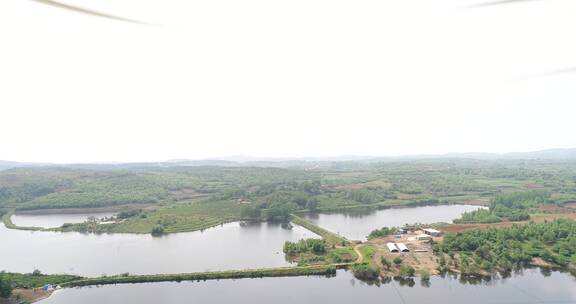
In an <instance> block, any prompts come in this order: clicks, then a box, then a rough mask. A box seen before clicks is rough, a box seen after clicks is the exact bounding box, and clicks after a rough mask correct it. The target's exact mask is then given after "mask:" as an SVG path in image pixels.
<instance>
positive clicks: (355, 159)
mask: <svg viewBox="0 0 576 304" xmlns="http://www.w3.org/2000/svg"><path fill="white" fill-rule="evenodd" d="M453 158H464V159H477V160H576V148H575V149H548V150H541V151H533V152H512V153H503V154H497V153H473V152H472V153H447V154H422V155H405V156H386V157H371V156H356V155H347V156H337V157H302V158H258V157H250V156H230V157H221V158H214V159H203V160H191V159H190V160H189V159H177V160H169V161H163V162H140V163H84V164H65V165H62V164H58V165H57V164H50V163H23V162H12V161H0V170H7V169H12V168H22V167H42V166H59V167H66V168H78V169H91V170H110V169H139V168H150V167H156V168H163V167H180V166H182V167H201V166H211V167H278V168H289V167H304V168H314V167H330V166H334V165H335V164H337V163H348V164H352V163H357V164H359V165H361V164H369V163H375V162H390V161H410V160H423V159H453Z"/></svg>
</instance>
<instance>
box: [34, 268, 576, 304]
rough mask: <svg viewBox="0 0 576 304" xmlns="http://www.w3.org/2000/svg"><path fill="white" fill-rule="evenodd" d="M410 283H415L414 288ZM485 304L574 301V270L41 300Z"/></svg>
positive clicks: (229, 284)
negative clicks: (470, 280) (470, 279)
mask: <svg viewBox="0 0 576 304" xmlns="http://www.w3.org/2000/svg"><path fill="white" fill-rule="evenodd" d="M410 285H413V286H412V287H410ZM358 302H362V303H390V304H438V303H443V304H461V303H466V304H487V303H498V304H502V303H507V304H516V303H517V304H521V303H522V304H524V303H534V304H536V303H564V304H569V303H576V280H575V279H574V277H572V276H571V275H570V274H566V273H559V272H552V273H549V274H547V276H545V275H542V274H541V273H540V270H536V269H531V270H525V271H524V273H523V274H517V275H513V276H512V277H511V278H508V279H495V280H492V281H490V282H481V283H480V284H477V285H471V284H463V283H461V282H460V281H459V280H458V279H455V278H450V277H448V278H444V279H443V278H440V277H432V278H431V280H430V284H429V286H428V287H425V286H423V285H421V283H420V281H419V279H417V278H416V279H415V280H414V281H413V283H412V284H406V283H404V284H401V283H400V282H397V281H394V280H393V281H391V282H389V283H387V284H382V285H380V286H376V285H369V284H366V283H363V282H361V281H358V280H356V279H355V278H354V277H353V276H352V275H351V274H350V273H349V272H345V271H342V270H341V271H338V273H337V275H336V276H335V277H331V278H326V277H291V278H262V279H241V280H220V281H206V282H181V283H170V282H167V283H145V284H128V285H109V286H101V287H82V288H76V289H64V290H61V291H57V292H56V293H54V294H53V295H52V296H51V297H50V298H48V299H46V300H43V301H41V302H39V303H41V304H76V303H84V304H100V303H107V304H131V303H134V304H136V303H137V304H156V303H165V304H185V303H186V304H188V303H205V304H228V303H251V304H260V303H261V304H269V303H275V304H293V303H311V304H317V303H332V304H338V303H342V304H349V303H358Z"/></svg>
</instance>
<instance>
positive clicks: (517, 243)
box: [434, 219, 576, 274]
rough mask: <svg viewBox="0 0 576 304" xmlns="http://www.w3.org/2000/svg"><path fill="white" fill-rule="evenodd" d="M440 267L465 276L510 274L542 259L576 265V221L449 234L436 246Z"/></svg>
mask: <svg viewBox="0 0 576 304" xmlns="http://www.w3.org/2000/svg"><path fill="white" fill-rule="evenodd" d="M434 251H435V252H437V253H439V254H441V258H440V266H441V267H442V268H443V269H445V270H448V269H450V268H456V269H459V270H460V271H461V272H462V273H464V274H476V273H480V272H481V271H487V272H490V271H494V270H503V271H510V270H512V269H514V268H517V267H522V266H526V265H528V264H529V263H530V262H531V261H532V259H533V258H541V259H542V260H544V261H547V262H550V263H553V264H555V265H560V266H565V265H567V264H569V263H573V264H574V263H576V221H573V220H562V219H561V220H555V221H552V222H544V223H529V224H525V225H514V226H512V227H509V228H489V229H486V230H469V231H465V232H461V233H457V234H447V235H446V236H445V237H444V240H443V241H442V242H441V243H438V244H435V245H434Z"/></svg>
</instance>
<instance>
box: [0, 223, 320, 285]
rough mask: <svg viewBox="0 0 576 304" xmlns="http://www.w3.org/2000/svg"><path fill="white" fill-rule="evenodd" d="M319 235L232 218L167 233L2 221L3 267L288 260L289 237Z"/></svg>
mask: <svg viewBox="0 0 576 304" xmlns="http://www.w3.org/2000/svg"><path fill="white" fill-rule="evenodd" d="M311 237H318V236H316V235H315V234H314V233H312V232H310V231H308V230H306V229H304V228H302V227H300V226H296V225H294V226H293V227H292V228H289V227H286V226H285V225H281V224H273V223H243V222H234V223H229V224H224V225H221V226H217V227H213V228H210V229H206V230H204V231H195V232H184V233H175V234H168V235H165V236H161V237H152V236H151V235H149V234H82V233H77V232H66V233H62V232H45V231H23V230H14V229H7V228H5V227H4V225H0V244H2V249H1V250H0V270H5V271H12V272H22V273H29V272H32V271H33V270H34V269H38V270H40V271H42V272H43V273H47V274H57V273H68V274H76V275H81V276H101V275H113V274H121V273H126V272H128V273H131V274H154V273H181V272H199V271H216V270H229V269H247V268H268V267H280V266H290V265H291V264H290V263H289V262H287V261H286V260H285V257H284V253H283V252H282V247H283V245H284V242H285V241H297V240H299V239H303V238H311Z"/></svg>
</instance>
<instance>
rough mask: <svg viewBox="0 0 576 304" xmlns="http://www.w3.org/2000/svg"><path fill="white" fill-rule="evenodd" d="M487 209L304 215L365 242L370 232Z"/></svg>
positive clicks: (455, 207)
mask: <svg viewBox="0 0 576 304" xmlns="http://www.w3.org/2000/svg"><path fill="white" fill-rule="evenodd" d="M480 208H485V207H481V206H471V205H439V206H423V207H406V208H389V209H381V210H370V211H365V210H362V211H347V212H338V213H313V214H308V215H306V216H305V218H306V219H308V220H310V221H311V222H313V223H314V224H316V225H318V226H320V227H322V228H325V229H328V230H330V231H332V232H335V233H338V234H340V235H343V236H344V237H346V238H348V239H350V240H366V236H368V234H370V231H372V230H374V229H379V228H382V227H401V226H404V225H405V224H416V223H420V224H431V223H438V222H445V223H452V220H454V219H457V218H459V217H460V216H461V215H462V214H463V213H464V212H470V211H474V210H478V209H480Z"/></svg>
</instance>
